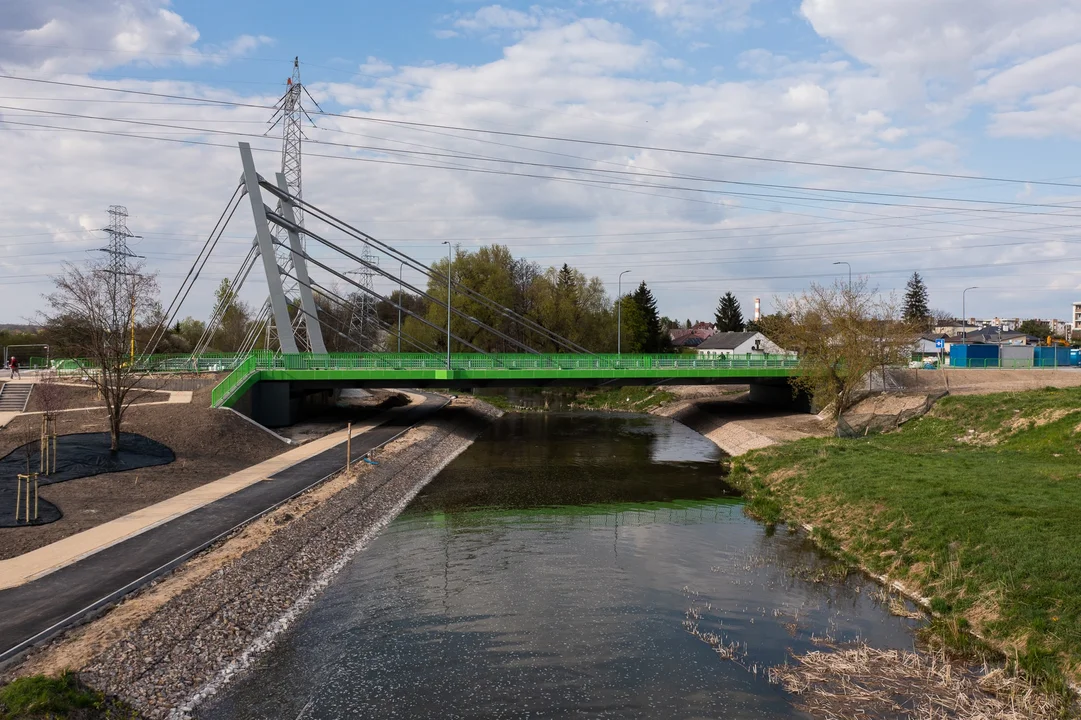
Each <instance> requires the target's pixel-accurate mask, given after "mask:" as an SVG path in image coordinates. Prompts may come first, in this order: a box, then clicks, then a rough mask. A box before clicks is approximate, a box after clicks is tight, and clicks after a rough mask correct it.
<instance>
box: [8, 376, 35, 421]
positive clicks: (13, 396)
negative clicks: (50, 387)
mask: <svg viewBox="0 0 1081 720" xmlns="http://www.w3.org/2000/svg"><path fill="white" fill-rule="evenodd" d="M33 389H34V384H33V383H11V382H9V383H4V387H3V389H0V413H5V412H12V413H21V412H23V411H25V410H26V403H27V402H29V400H30V391H31V390H33Z"/></svg>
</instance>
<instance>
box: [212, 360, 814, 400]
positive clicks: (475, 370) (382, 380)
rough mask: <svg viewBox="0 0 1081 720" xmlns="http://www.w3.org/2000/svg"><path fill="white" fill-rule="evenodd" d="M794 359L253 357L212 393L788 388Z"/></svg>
mask: <svg viewBox="0 0 1081 720" xmlns="http://www.w3.org/2000/svg"><path fill="white" fill-rule="evenodd" d="M797 366H798V361H797V360H796V359H795V358H793V357H791V356H764V355H750V356H727V357H712V358H699V357H696V356H694V355H526V354H521V355H506V354H504V355H481V354H476V355H473V354H454V355H451V357H450V367H449V368H448V367H447V357H446V356H445V355H426V354H398V353H334V354H329V355H313V354H305V353H301V354H297V355H277V354H272V353H252V354H251V355H249V356H247V357H246V358H244V359H243V360H242V361H239V362H237V363H235V365H234V369H233V371H232V372H231V373H230V374H229V375H228V376H227V377H226V378H225V379H224V380H222V382H221V383H219V384H218V385H217V386H216V387H215V388H214V389H213V391H212V393H211V402H212V404H213V405H214V407H230V406H232V405H233V404H234V403H236V401H237V400H238V399H239V398H240V397H242V396H243V395H244V394H245V393H246V392H247V391H248V390H249V389H251V388H252V387H253V386H254V385H255V384H256V383H260V382H288V383H290V384H292V385H294V386H297V387H301V388H303V387H311V388H333V387H440V388H472V387H486V386H488V387H491V386H495V387H536V386H552V387H560V386H612V387H616V386H622V385H663V384H670V385H673V384H703V385H704V384H711V383H731V384H741V383H747V382H751V381H756V380H757V381H770V380H772V381H774V382H783V381H784V380H785V379H786V378H789V377H792V376H793V375H795V373H796V369H797Z"/></svg>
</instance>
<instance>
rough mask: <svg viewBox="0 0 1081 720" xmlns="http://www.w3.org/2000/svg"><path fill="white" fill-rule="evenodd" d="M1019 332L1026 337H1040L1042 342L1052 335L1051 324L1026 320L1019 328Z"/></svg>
mask: <svg viewBox="0 0 1081 720" xmlns="http://www.w3.org/2000/svg"><path fill="white" fill-rule="evenodd" d="M1017 331H1018V332H1023V333H1025V334H1026V335H1032V336H1034V337H1038V338H1040V339H1041V340H1046V339H1047V336H1048V335H1051V334H1052V332H1051V323H1048V322H1044V321H1043V320H1025V321H1024V322H1023V323H1021V324H1020V325H1018V326H1017Z"/></svg>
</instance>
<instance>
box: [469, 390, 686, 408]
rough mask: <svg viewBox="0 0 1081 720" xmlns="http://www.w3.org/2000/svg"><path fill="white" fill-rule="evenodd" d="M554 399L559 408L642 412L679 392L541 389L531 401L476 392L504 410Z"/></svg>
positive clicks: (543, 403)
mask: <svg viewBox="0 0 1081 720" xmlns="http://www.w3.org/2000/svg"><path fill="white" fill-rule="evenodd" d="M546 396H548V397H550V398H551V402H552V404H555V405H556V406H557V407H570V408H572V409H583V410H616V411H622V412H636V413H642V412H647V411H648V410H650V409H652V408H655V407H657V406H658V405H663V404H664V403H666V402H669V401H671V400H673V399H675V397H676V396H675V395H674V394H672V393H670V392H668V391H666V390H658V389H656V388H652V387H633V386H632V387H622V388H613V389H611V390H593V389H580V390H579V389H571V388H561V389H559V390H556V391H551V392H550V391H543V390H542V391H540V392H538V393H537V394H536V395H535V396H530V398H529V400H530V402H529V404H526V403H525V399H524V398H523V399H522V400H521V401H519V400H517V399H515V398H508V397H507V396H506V395H499V394H492V395H476V396H475V397H476V398H477V399H479V400H483V401H484V402H486V403H488V404H490V405H493V406H495V407H497V408H499V409H500V410H526V411H530V410H536V411H544V410H546V409H548V408H547V406H546V404H545V402H544V398H545V397H546Z"/></svg>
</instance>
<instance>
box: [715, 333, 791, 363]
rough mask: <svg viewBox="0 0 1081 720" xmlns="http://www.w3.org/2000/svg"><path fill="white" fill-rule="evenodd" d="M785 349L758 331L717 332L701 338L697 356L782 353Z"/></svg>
mask: <svg viewBox="0 0 1081 720" xmlns="http://www.w3.org/2000/svg"><path fill="white" fill-rule="evenodd" d="M784 354H785V351H784V350H783V349H781V348H780V347H778V346H777V344H776V343H774V342H773V341H772V340H770V339H769V338H767V337H766V336H765V335H763V334H762V333H760V332H753V331H750V330H747V331H744V332H719V333H714V334H713V335H711V336H710V337H708V338H707V339H705V340H703V341H702V343H701V344H700V345H699V346H698V357H727V356H729V355H784Z"/></svg>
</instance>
